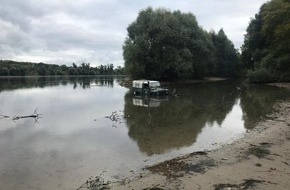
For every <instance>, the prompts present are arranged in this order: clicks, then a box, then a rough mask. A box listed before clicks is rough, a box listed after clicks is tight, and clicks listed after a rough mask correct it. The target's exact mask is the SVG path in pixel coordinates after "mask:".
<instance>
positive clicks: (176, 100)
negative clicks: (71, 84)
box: [125, 81, 289, 156]
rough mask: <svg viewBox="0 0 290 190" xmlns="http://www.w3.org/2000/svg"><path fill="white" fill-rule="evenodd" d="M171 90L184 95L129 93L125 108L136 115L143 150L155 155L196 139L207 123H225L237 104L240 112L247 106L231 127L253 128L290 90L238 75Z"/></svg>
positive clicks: (133, 133)
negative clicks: (162, 97)
mask: <svg viewBox="0 0 290 190" xmlns="http://www.w3.org/2000/svg"><path fill="white" fill-rule="evenodd" d="M171 91H175V92H177V93H178V94H180V97H174V96H172V97H170V100H169V101H154V100H150V99H140V98H137V100H138V101H137V100H136V97H133V96H132V93H131V92H128V93H127V94H126V95H125V112H126V113H127V114H129V115H131V116H132V117H131V118H128V119H127V126H128V129H129V133H128V134H129V136H130V137H131V138H132V139H133V140H134V141H135V142H136V143H137V144H138V147H139V149H140V151H141V152H144V153H146V154H147V155H149V156H150V155H153V154H162V153H165V152H168V151H170V150H172V149H178V148H181V147H189V146H192V145H194V143H195V142H196V139H197V137H198V135H199V134H200V133H201V132H202V131H203V128H204V127H207V126H212V128H214V127H213V126H216V127H220V128H223V127H225V126H224V125H225V124H223V122H224V120H225V118H226V117H227V116H228V114H229V112H231V111H232V109H233V106H234V105H237V106H238V107H237V108H238V109H234V111H235V112H239V110H240V109H241V108H242V110H243V112H241V113H242V116H241V117H240V118H233V119H230V120H231V124H230V127H231V128H235V127H239V128H244V127H245V128H246V129H251V128H252V127H253V126H254V124H256V122H258V121H260V120H261V118H264V117H266V115H267V114H269V113H271V112H272V111H273V105H274V104H275V103H276V101H277V100H282V99H285V98H287V97H288V96H289V91H287V90H285V89H279V88H275V87H271V86H265V85H262V86H258V85H251V86H247V85H246V86H243V85H242V84H241V83H240V82H238V81H223V82H216V83H207V84H194V85H175V86H171ZM132 99H133V101H132ZM136 105H138V106H136ZM140 105H143V106H140ZM150 105H151V106H150ZM234 114H235V113H234ZM229 117H230V116H229ZM212 131H214V130H212ZM236 133H239V131H238V130H237V131H236ZM223 134H224V135H225V137H220V138H224V139H227V138H229V134H227V133H223ZM209 141H210V139H209Z"/></svg>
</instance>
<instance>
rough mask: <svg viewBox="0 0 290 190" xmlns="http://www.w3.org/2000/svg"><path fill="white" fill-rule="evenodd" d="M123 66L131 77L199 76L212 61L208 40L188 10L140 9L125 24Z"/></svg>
mask: <svg viewBox="0 0 290 190" xmlns="http://www.w3.org/2000/svg"><path fill="white" fill-rule="evenodd" d="M127 30H128V37H127V39H126V41H125V44H124V46H123V49H124V53H123V54H124V60H125V69H126V71H127V72H128V73H129V74H130V75H131V76H132V77H133V78H152V79H162V78H177V77H179V78H180V77H182V78H189V77H190V78H199V77H203V76H205V75H206V73H207V72H208V71H207V68H208V66H207V65H208V64H210V62H211V61H212V57H213V53H212V49H213V46H212V43H211V41H210V38H209V37H208V35H207V33H206V32H205V31H204V30H203V29H201V28H200V27H199V26H198V23H197V21H196V18H195V16H194V15H193V14H191V13H186V14H184V13H181V12H180V11H174V12H170V11H168V10H165V9H156V10H153V9H152V8H151V7H149V8H147V9H146V10H142V11H141V12H140V13H139V16H138V18H137V20H136V21H134V22H133V23H132V24H130V25H129V27H128V29H127Z"/></svg>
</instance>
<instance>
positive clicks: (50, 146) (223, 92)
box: [0, 77, 289, 190]
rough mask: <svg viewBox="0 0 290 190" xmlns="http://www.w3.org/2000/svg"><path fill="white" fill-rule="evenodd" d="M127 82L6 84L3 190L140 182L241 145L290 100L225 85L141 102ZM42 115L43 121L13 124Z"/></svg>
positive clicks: (178, 87) (0, 104)
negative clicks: (157, 168) (196, 154)
mask: <svg viewBox="0 0 290 190" xmlns="http://www.w3.org/2000/svg"><path fill="white" fill-rule="evenodd" d="M121 80H122V78H112V77H103V78H102V77H90V78H89V77H87V78H0V114H2V117H1V116H0V189H9V190H12V189H15V190H23V189H30V190H36V189H43V190H51V189H63V190H68V189H72V190H73V189H77V188H78V187H79V186H80V185H82V184H83V183H84V182H85V181H86V180H87V179H88V178H89V177H90V176H96V175H99V174H101V173H102V172H105V173H104V177H105V178H106V179H110V180H112V179H115V178H121V177H126V176H130V175H134V173H135V174H136V173H138V170H140V169H141V168H143V167H145V166H146V165H151V164H154V163H157V162H160V161H163V160H166V159H169V158H172V157H175V156H180V155H183V154H186V153H190V152H193V151H199V150H204V149H214V148H217V147H218V146H220V145H222V144H223V143H228V142H231V141H233V140H234V139H237V138H240V137H242V136H243V134H244V133H245V131H246V130H250V129H252V127H253V126H254V125H255V123H257V122H259V121H260V120H261V119H262V118H266V116H267V114H270V113H271V112H272V111H273V110H272V106H273V105H274V104H275V103H276V102H277V101H279V100H284V99H286V98H287V97H289V91H287V90H285V89H281V88H276V87H270V86H263V85H260V86H258V85H250V86H244V85H242V84H240V83H239V82H237V81H223V82H214V83H199V84H187V85H184V84H183V85H182V84H175V85H170V86H168V88H169V89H170V90H171V92H175V93H177V94H179V95H180V96H170V97H168V98H163V99H156V98H143V99H142V98H141V97H134V96H133V94H132V92H131V91H130V89H127V88H124V87H121V86H120V85H119V81H121ZM37 108H38V109H37ZM36 109H37V112H38V113H39V114H42V115H41V118H39V119H37V120H36V119H34V118H25V119H19V120H15V121H13V120H12V118H13V117H14V116H27V115H31V114H33V112H34V110H36ZM3 115H7V116H10V117H9V118H4V117H3ZM124 116H125V117H124ZM132 170H133V172H132Z"/></svg>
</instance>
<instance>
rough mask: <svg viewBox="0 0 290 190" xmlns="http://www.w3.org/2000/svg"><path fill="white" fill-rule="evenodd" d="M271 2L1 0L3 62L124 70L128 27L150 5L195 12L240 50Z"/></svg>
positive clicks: (201, 22)
mask: <svg viewBox="0 0 290 190" xmlns="http://www.w3.org/2000/svg"><path fill="white" fill-rule="evenodd" d="M266 1H267V0H122V1H121V0H0V59H2V60H6V59H9V60H15V61H31V62H44V63H55V64H67V65H71V64H72V63H73V62H75V63H77V64H80V63H82V62H86V63H91V65H92V66H97V65H100V64H107V63H113V64H114V65H115V66H118V65H120V66H123V62H124V61H123V56H122V45H123V43H124V40H125V38H126V36H127V27H128V25H129V24H130V23H132V22H133V21H135V20H136V18H137V16H138V13H139V11H140V10H142V9H146V8H147V7H148V6H152V7H153V8H158V7H162V8H167V9H169V10H171V11H174V10H180V11H182V12H186V13H187V12H191V13H193V14H194V15H195V16H196V18H197V21H198V23H199V25H200V26H201V27H203V28H204V29H206V30H208V31H209V30H212V29H213V30H215V31H218V30H219V29H220V28H223V29H224V31H225V33H226V35H227V36H228V38H229V39H230V40H232V42H233V43H234V45H235V47H236V48H240V46H241V45H242V43H243V37H244V34H245V30H246V28H247V26H248V24H249V21H250V18H251V17H254V15H255V14H256V13H257V12H258V11H259V7H260V6H261V5H262V4H263V3H265V2H266Z"/></svg>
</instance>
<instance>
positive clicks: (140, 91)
mask: <svg viewBox="0 0 290 190" xmlns="http://www.w3.org/2000/svg"><path fill="white" fill-rule="evenodd" d="M132 86H133V91H134V94H135V95H153V96H164V95H165V96H166V95H168V94H169V91H168V89H166V88H161V86H160V82H159V81H154V80H134V81H133V83H132Z"/></svg>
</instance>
